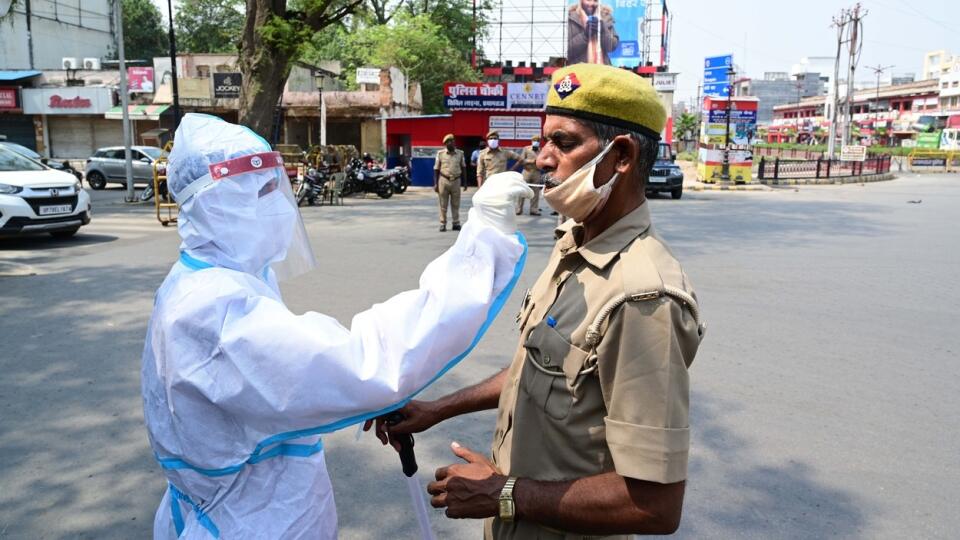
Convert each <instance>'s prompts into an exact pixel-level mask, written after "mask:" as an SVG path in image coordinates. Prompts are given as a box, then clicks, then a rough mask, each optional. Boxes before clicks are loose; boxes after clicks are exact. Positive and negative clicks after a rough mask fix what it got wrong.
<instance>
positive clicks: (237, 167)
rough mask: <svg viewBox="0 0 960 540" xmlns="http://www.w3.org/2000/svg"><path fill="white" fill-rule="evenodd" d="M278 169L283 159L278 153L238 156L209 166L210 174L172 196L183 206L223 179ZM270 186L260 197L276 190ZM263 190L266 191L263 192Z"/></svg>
mask: <svg viewBox="0 0 960 540" xmlns="http://www.w3.org/2000/svg"><path fill="white" fill-rule="evenodd" d="M274 167H278V168H280V169H283V157H282V156H281V155H280V152H261V153H259V154H248V155H245V156H240V157H238V158H234V159H229V160H227V161H221V162H219V163H211V164H210V167H209V169H210V173H209V174H205V175H203V176H201V177H200V178H197V179H196V180H194V181H193V183H191V184H190V185H188V186H187V187H185V188H184V189H182V190H180V192H179V193H176V194H174V198H175V199H176V200H177V204H179V205H181V206H183V205H184V204H185V203H186V202H187V201H188V200H189V199H190V197H193V196H194V195H196V194H197V193H198V192H199V191H200V190H202V189H203V188H205V187H207V186H209V185H211V184H213V183H214V182H217V181H219V180H223V179H224V178H229V177H231V176H238V175H241V174H246V173H249V172H254V171H262V170H265V169H270V168H274ZM270 186H271V184H269V183H268V184H267V185H266V186H264V187H263V189H262V190H261V193H260V196H261V197H262V196H264V195H266V194H267V193H269V192H270V191H273V189H276V184H275V183H274V184H273V186H272V189H270ZM263 190H267V191H266V192H263Z"/></svg>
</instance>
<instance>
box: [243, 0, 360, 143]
mask: <svg viewBox="0 0 960 540" xmlns="http://www.w3.org/2000/svg"><path fill="white" fill-rule="evenodd" d="M362 3H363V0H290V2H289V5H288V2H287V0H247V7H246V10H247V17H246V20H245V21H244V25H243V34H242V37H241V42H240V61H239V64H240V72H241V73H242V74H243V83H242V87H241V91H240V123H242V124H244V125H246V126H248V127H249V128H250V129H252V130H254V131H255V132H257V133H258V134H260V135H261V136H263V137H264V138H268V137H269V136H270V131H271V130H270V128H271V127H272V123H273V112H274V110H275V108H276V106H277V102H278V101H279V99H280V95H281V93H282V92H283V86H284V84H286V82H287V77H288V76H289V75H290V66H291V64H292V63H293V62H294V61H296V60H298V59H300V57H301V55H302V54H303V52H304V49H305V47H306V45H307V44H309V42H310V38H311V37H312V36H313V34H315V33H316V32H319V31H321V30H323V29H325V28H327V27H329V26H331V25H334V24H336V23H338V22H339V21H341V20H343V19H344V18H345V17H347V16H348V15H350V14H351V13H353V12H354V11H356V10H357V9H359V8H360V6H361V5H362Z"/></svg>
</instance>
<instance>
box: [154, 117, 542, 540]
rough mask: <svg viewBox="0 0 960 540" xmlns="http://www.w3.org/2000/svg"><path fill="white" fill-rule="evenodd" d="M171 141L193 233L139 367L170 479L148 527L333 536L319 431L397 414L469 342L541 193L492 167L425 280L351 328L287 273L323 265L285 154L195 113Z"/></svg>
mask: <svg viewBox="0 0 960 540" xmlns="http://www.w3.org/2000/svg"><path fill="white" fill-rule="evenodd" d="M176 141H177V144H176V146H175V147H174V149H173V151H172V152H171V154H170V161H169V168H168V171H169V185H170V192H171V194H172V195H173V197H174V199H175V200H176V201H177V203H178V204H179V205H180V217H179V223H178V230H179V233H180V236H181V237H182V240H183V241H182V243H181V244H180V257H179V260H178V261H177V262H176V263H175V264H174V265H173V268H172V269H171V270H170V273H169V274H168V275H167V277H166V279H165V280H164V281H163V284H162V285H161V286H160V289H159V290H158V291H157V293H156V295H155V297H154V308H153V313H152V315H151V318H150V322H149V325H148V329H147V337H146V343H145V345H144V349H143V358H142V370H141V385H142V393H143V413H144V419H145V421H146V427H147V434H148V436H149V441H150V447H151V450H152V453H153V455H154V456H155V457H156V459H157V461H158V463H159V465H160V469H161V470H162V472H163V475H164V477H165V480H166V481H167V484H168V487H167V489H166V491H165V494H164V495H163V500H162V501H161V503H160V506H159V507H158V509H157V512H156V515H155V518H154V522H153V537H154V538H155V539H158V540H159V539H164V540H166V539H176V538H180V539H187V540H190V539H210V538H228V539H231V540H236V539H241V540H243V539H258V540H259V539H263V538H270V539H274V538H320V539H325V540H329V539H335V538H336V537H337V515H336V506H335V504H334V498H333V488H332V486H331V483H330V477H329V475H328V474H327V468H326V464H325V460H324V445H323V443H324V441H323V439H322V438H321V435H324V434H327V433H332V432H333V431H336V430H338V429H342V428H345V427H348V426H350V425H352V424H356V423H360V422H363V421H364V420H365V419H367V418H372V417H374V416H376V415H378V414H383V413H384V412H387V411H391V410H393V409H397V408H399V407H400V405H401V404H403V403H406V402H407V400H409V399H410V398H411V397H412V396H414V395H415V394H416V393H417V392H419V391H420V390H422V389H423V388H424V387H425V386H426V385H428V384H429V383H430V382H432V380H433V379H435V378H436V377H439V376H440V375H441V374H443V373H444V372H445V371H447V370H448V369H450V368H451V367H453V365H454V364H456V362H457V361H459V359H461V358H463V357H464V356H465V355H466V354H467V353H468V352H469V351H470V349H471V348H472V347H473V346H474V344H475V343H476V342H477V340H479V339H480V337H481V335H482V333H483V331H484V329H485V328H487V327H488V326H489V325H490V323H491V322H492V319H493V318H494V317H496V314H497V311H498V310H499V307H498V306H502V304H503V301H502V299H501V297H504V296H508V295H509V294H510V292H511V290H512V288H513V286H514V284H515V283H516V280H517V278H518V276H519V272H520V267H521V266H522V262H523V260H524V256H525V253H526V244H525V242H524V240H523V237H522V235H519V234H516V232H515V220H516V216H514V215H513V212H512V211H511V210H512V209H513V207H514V205H516V201H515V198H516V197H531V196H532V195H533V194H532V193H531V191H530V188H529V187H527V186H526V184H524V183H523V180H522V179H521V178H520V175H518V174H516V173H512V174H506V175H498V176H495V177H492V178H491V179H490V181H489V182H488V183H487V184H485V185H484V187H483V189H480V190H477V193H476V194H475V195H474V196H473V207H472V208H471V209H470V214H469V219H468V220H467V221H466V223H465V224H464V227H463V231H462V232H461V233H460V234H459V235H458V236H457V239H456V241H455V242H454V244H453V246H452V247H450V249H448V250H447V251H446V252H445V253H443V254H442V255H440V256H439V257H438V258H437V259H435V260H434V261H433V262H431V263H430V264H429V265H428V266H427V267H426V269H425V270H424V272H423V274H422V275H421V277H420V280H419V282H418V283H419V288H418V289H415V290H411V291H407V292H404V293H401V294H398V295H397V296H394V297H393V298H390V299H388V300H386V301H385V302H382V303H378V304H376V305H374V306H373V307H371V308H370V309H368V310H366V311H364V312H362V313H359V314H357V315H356V316H355V317H354V318H353V320H352V324H351V326H350V327H349V328H345V327H343V326H341V325H340V323H339V322H337V321H336V319H334V318H332V317H328V316H326V315H321V314H319V313H315V312H307V313H304V314H302V315H297V314H294V313H293V312H291V311H290V310H289V309H287V307H286V305H285V304H284V300H283V297H282V295H281V292H280V286H279V284H278V281H279V280H282V279H284V278H290V277H294V276H297V275H300V274H302V273H303V272H306V271H309V270H310V269H312V268H314V267H315V265H316V260H315V259H314V256H313V252H312V251H311V249H310V243H309V241H308V239H307V234H306V231H305V229H304V226H303V222H302V220H301V218H300V214H299V212H298V211H297V204H296V201H295V200H294V197H293V193H292V192H291V190H290V182H289V180H288V179H287V176H286V172H285V170H284V166H283V160H282V159H281V158H280V154H278V153H276V152H272V151H271V150H270V145H269V144H267V142H266V141H265V140H263V139H262V138H261V137H259V136H257V135H256V134H255V133H253V132H252V131H250V130H249V129H247V128H245V127H243V126H237V125H234V124H230V123H227V122H225V121H223V120H220V119H219V118H214V117H212V116H207V115H198V114H187V115H185V116H184V117H183V120H182V121H181V122H180V125H179V126H178V127H177V133H176ZM327 263H328V265H331V264H332V265H335V264H336V261H327Z"/></svg>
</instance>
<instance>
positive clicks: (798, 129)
mask: <svg viewBox="0 0 960 540" xmlns="http://www.w3.org/2000/svg"><path fill="white" fill-rule="evenodd" d="M800 81H801V79H800V74H799V73H798V74H797V82H795V83H794V84H793V85H794V86H795V87H796V89H797V143H798V144H799V143H800V91H801V90H802V89H803V83H802V82H800Z"/></svg>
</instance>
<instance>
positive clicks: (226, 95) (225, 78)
mask: <svg viewBox="0 0 960 540" xmlns="http://www.w3.org/2000/svg"><path fill="white" fill-rule="evenodd" d="M242 81H243V76H242V75H240V74H239V73H214V74H213V97H214V98H216V99H232V98H238V97H240V86H241V83H242Z"/></svg>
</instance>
